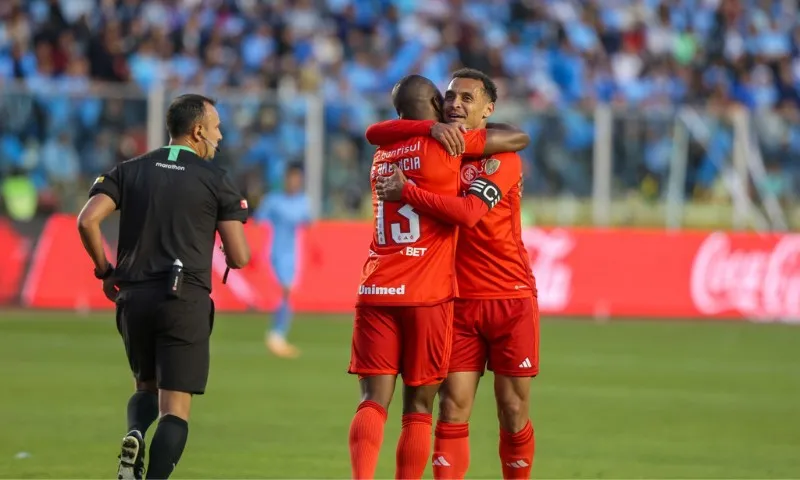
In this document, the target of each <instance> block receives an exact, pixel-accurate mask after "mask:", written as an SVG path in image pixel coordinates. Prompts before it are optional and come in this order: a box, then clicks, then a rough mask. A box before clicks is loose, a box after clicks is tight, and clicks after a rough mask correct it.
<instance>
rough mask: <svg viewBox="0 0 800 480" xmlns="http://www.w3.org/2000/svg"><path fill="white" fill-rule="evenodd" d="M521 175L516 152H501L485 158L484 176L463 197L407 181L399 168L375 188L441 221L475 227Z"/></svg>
mask: <svg viewBox="0 0 800 480" xmlns="http://www.w3.org/2000/svg"><path fill="white" fill-rule="evenodd" d="M521 175H522V160H521V159H520V158H519V155H517V154H515V153H503V154H500V155H497V156H495V157H494V158H491V159H488V160H487V161H486V164H485V172H484V175H482V176H481V177H478V178H477V179H475V181H473V182H472V185H471V186H470V188H469V190H468V191H467V195H466V196H464V197H453V196H449V195H439V194H436V193H432V192H429V191H426V190H423V189H421V188H419V187H417V186H416V185H414V184H413V183H411V182H408V181H406V179H405V176H404V175H403V173H402V172H401V171H400V170H395V173H393V174H392V175H391V176H389V177H381V178H378V180H377V184H376V191H377V192H378V196H379V198H381V200H389V201H401V202H403V203H407V204H409V205H411V206H412V207H414V209H416V210H418V211H420V212H422V213H424V214H427V215H430V216H432V217H434V218H436V219H438V220H441V221H443V222H447V223H453V224H456V225H460V226H465V227H474V226H475V225H476V224H477V223H478V222H479V221H480V219H481V218H482V217H483V216H484V215H485V214H486V213H487V212H488V211H489V210H491V209H492V208H494V207H495V206H496V205H497V204H498V203H500V200H501V199H502V197H503V196H504V195H506V194H507V193H508V192H509V191H510V190H511V188H512V187H513V186H514V185H515V184H516V183H518V182H519V180H520V178H521Z"/></svg>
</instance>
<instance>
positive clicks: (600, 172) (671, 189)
mask: <svg viewBox="0 0 800 480" xmlns="http://www.w3.org/2000/svg"><path fill="white" fill-rule="evenodd" d="M2 88H3V91H2V93H0V105H2V106H3V109H4V111H7V110H9V109H12V108H18V107H19V106H18V105H16V104H15V103H14V102H17V103H19V102H22V103H25V102H26V101H27V99H31V98H54V97H55V98H59V97H62V98H76V99H81V98H95V99H97V98H102V99H117V100H140V101H142V102H143V103H145V104H146V118H144V119H143V121H144V122H145V124H146V125H145V128H146V135H147V145H148V147H149V148H157V147H158V146H161V145H163V144H164V143H166V141H167V135H166V129H165V127H164V118H165V114H166V109H167V106H168V104H169V101H170V100H171V99H172V98H174V96H175V95H176V94H177V93H178V92H169V91H166V90H164V89H163V88H154V89H152V90H150V91H149V92H147V93H144V92H142V91H140V90H138V89H136V88H133V87H130V86H124V85H123V86H120V85H92V86H91V87H90V88H89V89H87V90H85V91H62V90H58V89H31V88H28V87H27V86H25V85H21V84H14V83H12V84H4V85H3V86H2ZM180 93H182V92H180ZM212 96H213V97H215V98H217V99H218V100H223V101H226V102H229V103H232V104H236V102H245V101H248V99H249V100H252V99H253V98H255V99H257V100H260V101H264V100H265V99H269V98H275V99H276V100H275V101H276V102H287V103H291V102H295V103H296V102H305V110H304V119H303V121H304V129H305V145H304V147H303V149H302V151H303V154H302V155H303V157H304V161H305V166H306V175H307V178H306V183H307V190H308V195H309V197H310V199H311V201H312V208H313V210H314V212H315V213H316V214H317V215H321V214H322V212H323V206H324V204H325V198H326V197H325V195H326V191H327V190H326V187H327V186H326V181H325V178H326V175H325V172H326V167H327V164H328V161H329V158H327V155H329V152H327V151H326V139H327V138H328V136H327V135H328V133H329V132H326V126H325V106H326V105H325V103H324V101H323V100H322V98H321V97H320V96H317V95H304V96H296V95H295V96H293V97H292V98H290V99H289V98H281V97H280V96H279V95H277V94H274V93H255V94H254V93H252V92H247V93H245V92H237V91H235V90H226V91H224V92H219V93H218V94H214V95H212ZM362 101H365V100H362ZM370 101H373V102H377V103H386V104H388V98H381V99H373V100H370ZM377 103H376V104H377ZM3 104H4V105H3ZM504 105H506V107H505V110H504ZM382 111H384V112H389V111H391V110H389V109H385V110H382ZM497 112H498V113H497V115H496V117H497V119H498V120H499V121H508V122H510V123H516V122H515V120H520V121H521V119H522V118H523V117H525V118H532V117H535V116H536V115H531V112H532V110H531V109H529V108H526V107H525V106H524V102H511V101H509V100H504V101H503V102H502V104H501V105H498V109H497ZM640 113H641V112H634V113H633V115H639V114H640ZM540 114H541V115H542V116H544V117H547V118H550V116H553V117H554V118H559V117H558V116H559V115H560V114H561V112H557V111H549V112H540ZM537 115H538V114H537ZM584 115H586V118H591V120H590V123H591V124H592V127H593V138H592V140H591V142H590V145H589V146H588V148H589V149H590V150H591V153H590V155H589V156H590V158H591V160H590V161H591V166H592V178H591V182H590V183H591V186H590V189H589V190H590V191H589V192H587V193H586V195H588V198H585V199H584V200H585V201H586V203H587V205H589V207H590V222H591V223H592V224H593V225H595V226H598V227H605V226H611V225H613V224H615V213H618V211H617V210H615V209H619V208H624V207H620V206H619V202H618V197H619V195H616V194H615V192H616V191H617V189H616V188H617V187H616V186H615V184H616V183H617V182H618V179H616V177H615V164H616V160H617V158H615V142H617V143H619V142H620V137H621V136H625V135H626V133H625V131H624V130H625V128H623V129H622V130H618V127H617V126H616V124H617V123H618V122H617V120H619V119H621V118H623V117H624V116H625V115H631V113H630V112H620V111H617V110H615V109H614V108H613V107H611V106H609V105H599V106H597V107H595V109H594V111H593V112H589V113H584ZM670 115H671V117H670V120H669V121H670V122H671V124H672V126H671V132H670V133H668V134H665V138H666V137H669V138H670V139H671V151H670V153H669V160H668V162H669V169H668V173H667V175H666V176H665V178H664V181H663V184H664V185H663V187H662V191H663V192H664V193H663V194H662V195H660V197H661V199H660V200H659V201H658V202H657V203H658V205H659V206H660V207H661V208H663V215H664V220H663V226H665V227H667V228H669V229H679V228H682V226H684V225H685V219H684V217H685V213H686V208H687V200H686V197H687V195H686V194H685V191H684V190H685V185H686V182H687V178H688V175H690V168H689V167H690V166H689V162H688V159H689V155H690V153H689V152H690V144H695V145H700V146H702V147H703V148H706V149H709V148H713V147H712V145H710V143H709V142H710V141H711V137H712V133H711V131H712V129H711V127H710V126H709V124H708V119H707V117H706V115H705V112H704V111H703V110H698V109H697V108H693V107H682V108H679V109H676V110H675V111H674V112H673V113H671V114H670ZM724 115H725V118H726V120H725V121H726V122H729V124H730V126H731V127H732V128H731V132H732V136H733V142H732V149H731V151H730V152H729V154H727V155H725V157H724V159H722V160H719V159H718V160H717V162H719V163H720V164H718V165H716V168H718V170H719V175H720V176H721V178H723V179H724V181H723V185H724V188H726V189H727V193H728V195H729V198H730V205H731V206H732V208H731V209H730V211H731V218H730V224H731V225H732V226H733V228H735V229H756V230H760V231H767V230H779V231H783V230H787V229H788V228H790V223H791V221H790V220H787V214H786V212H785V211H784V210H783V206H782V203H781V201H780V199H779V198H778V197H777V196H776V194H775V193H774V192H772V191H770V190H769V189H767V188H763V187H762V186H763V185H764V184H765V183H766V179H767V172H766V168H765V162H764V159H763V156H762V152H761V151H760V148H759V142H758V139H757V135H756V133H755V130H754V128H753V127H752V125H751V123H752V122H751V114H750V113H749V112H748V111H746V110H744V109H736V110H732V111H728V112H725V114H724ZM543 123H544V124H548V122H547V121H545V122H543ZM335 127H336V126H334V128H335ZM545 128H547V126H546V127H545ZM3 133H4V132H2V131H0V134H3ZM546 140H547V141H552V139H546ZM634 150H635V149H634ZM643 150H646V148H645V149H643ZM564 152H567V153H564ZM367 153H368V152H367ZM538 154H539V155H540V156H544V157H547V156H548V155H551V150H550V149H547V148H546V149H544V152H539V153H538ZM645 154H646V152H645V151H641V152H639V156H640V157H641V158H638V159H635V163H636V164H641V163H642V162H643V161H644V160H643V157H644V155H645ZM559 155H561V156H560V157H559V158H570V157H569V155H571V153H570V151H569V150H562V151H561V153H560V154H559ZM565 155H566V156H565ZM544 160H545V163H548V162H549V163H550V164H553V163H557V162H553V161H552V157H551V158H550V159H548V158H545V159H544ZM625 168H631V166H630V165H627V166H626V167H625ZM634 168H636V165H634ZM626 173H629V172H628V171H626ZM364 175H366V171H364ZM365 178H366V177H365ZM751 183H752V185H754V186H755V189H754V190H755V192H756V194H755V195H751V194H750V190H751V189H750V185H751ZM526 194H527V192H526ZM556 196H559V195H558V194H557V195H556ZM567 197H570V198H572V197H571V196H569V195H565V196H564V198H567Z"/></svg>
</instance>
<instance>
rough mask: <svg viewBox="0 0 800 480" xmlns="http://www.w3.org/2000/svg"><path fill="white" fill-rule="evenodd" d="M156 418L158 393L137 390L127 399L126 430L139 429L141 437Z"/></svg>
mask: <svg viewBox="0 0 800 480" xmlns="http://www.w3.org/2000/svg"><path fill="white" fill-rule="evenodd" d="M157 418H158V394H157V393H152V392H147V391H144V390H139V391H137V392H136V393H134V394H133V395H131V398H130V400H128V431H129V432H130V431H131V430H139V431H140V432H141V433H142V437H144V436H145V434H146V433H147V429H148V428H150V425H152V424H153V422H155V421H156V419H157Z"/></svg>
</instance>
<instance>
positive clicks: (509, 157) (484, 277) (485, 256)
mask: <svg viewBox="0 0 800 480" xmlns="http://www.w3.org/2000/svg"><path fill="white" fill-rule="evenodd" d="M427 128H428V130H429V129H430V126H427ZM372 129H373V131H372V137H373V138H382V139H395V140H396V139H397V138H403V135H405V136H408V135H409V134H417V135H418V134H420V133H423V132H424V131H425V126H424V125H421V124H415V123H414V122H409V121H397V120H395V121H390V122H383V123H381V124H377V125H375V126H373V127H372ZM460 182H461V188H460V194H461V196H460V197H449V196H446V195H440V194H436V193H434V192H431V191H426V189H424V188H420V187H418V186H415V185H414V184H412V183H411V182H409V183H407V184H406V186H405V187H404V189H403V196H402V201H403V202H405V203H407V204H410V205H412V206H413V207H414V208H415V209H416V210H418V211H420V212H423V213H427V214H429V215H432V216H435V217H437V218H440V219H442V220H444V221H447V222H451V223H454V224H457V225H462V226H467V227H471V228H464V229H461V231H460V233H459V239H458V246H457V249H456V252H457V253H456V260H457V261H456V275H457V278H458V289H459V293H458V296H459V297H461V298H473V299H504V298H518V297H525V296H529V295H536V294H537V292H536V283H535V280H534V277H533V274H532V272H531V269H530V262H529V260H528V255H527V251H526V249H525V246H524V244H523V243H522V220H521V209H520V200H521V182H522V160H521V159H520V157H519V155H517V154H516V153H502V154H497V155H493V156H490V157H483V158H480V157H472V158H470V159H467V160H465V161H464V162H463V164H462V165H461V168H460Z"/></svg>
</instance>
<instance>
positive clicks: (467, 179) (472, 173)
mask: <svg viewBox="0 0 800 480" xmlns="http://www.w3.org/2000/svg"><path fill="white" fill-rule="evenodd" d="M480 173H481V169H479V168H478V167H477V166H476V165H473V164H471V163H468V164H466V165H463V166H462V167H461V183H463V184H465V185H471V184H472V182H473V181H475V179H476V178H478V175H480Z"/></svg>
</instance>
